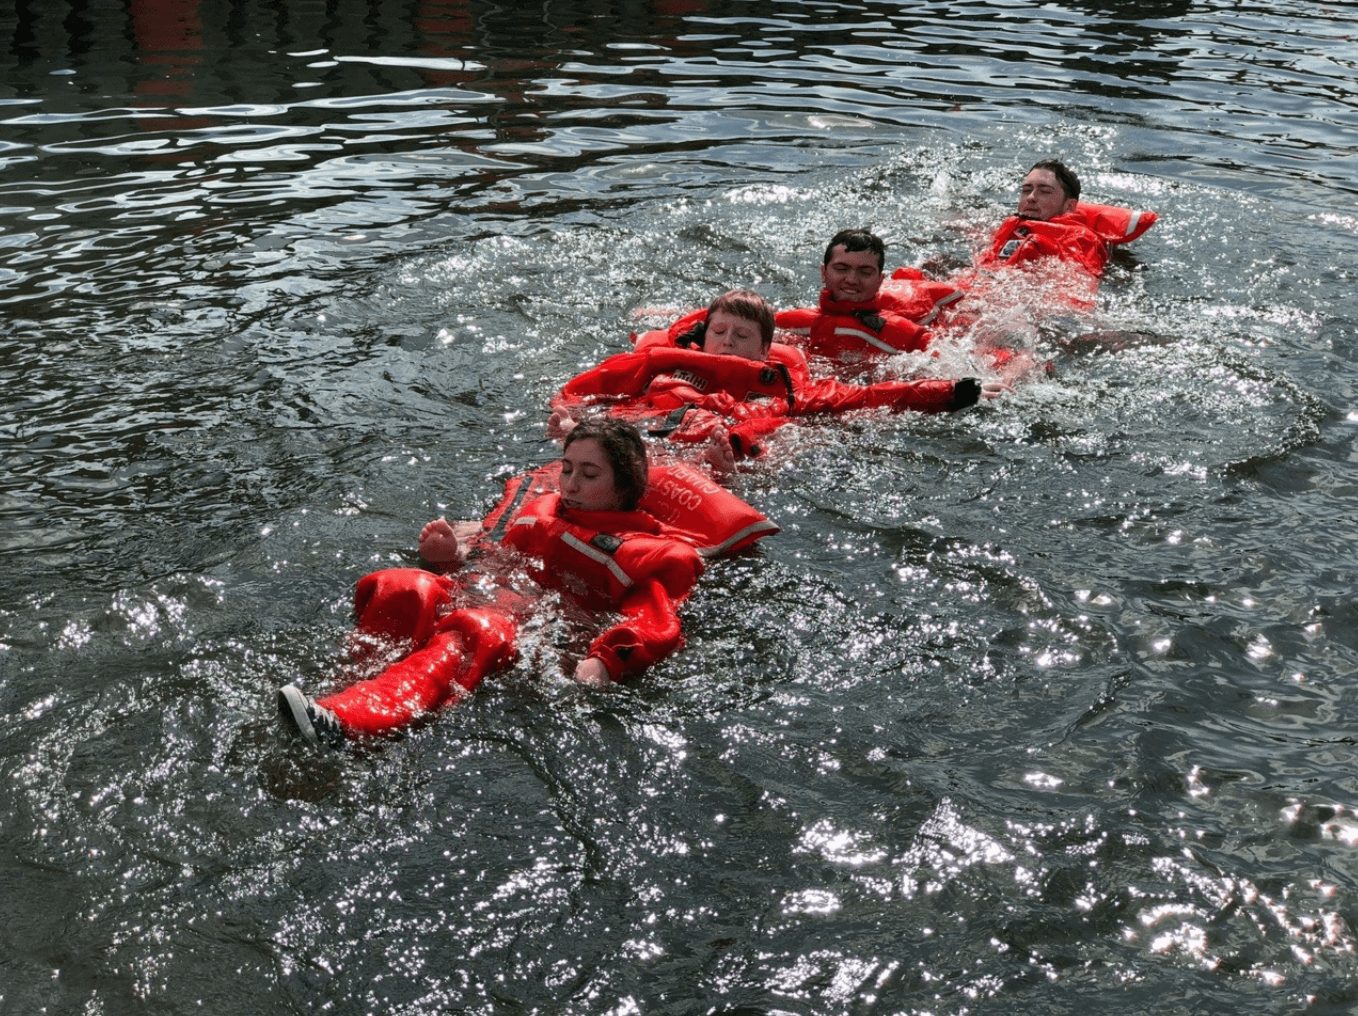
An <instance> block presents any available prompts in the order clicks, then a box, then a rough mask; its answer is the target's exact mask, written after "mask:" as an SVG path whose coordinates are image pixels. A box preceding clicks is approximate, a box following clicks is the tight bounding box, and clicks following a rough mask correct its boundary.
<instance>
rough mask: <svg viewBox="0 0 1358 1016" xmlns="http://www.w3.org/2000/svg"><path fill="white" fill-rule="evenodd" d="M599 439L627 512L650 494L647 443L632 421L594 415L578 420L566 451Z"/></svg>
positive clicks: (620, 499)
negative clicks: (573, 446) (575, 443)
mask: <svg viewBox="0 0 1358 1016" xmlns="http://www.w3.org/2000/svg"><path fill="white" fill-rule="evenodd" d="M586 439H588V440H592V441H598V442H599V447H600V448H602V449H603V451H604V455H605V456H606V457H607V458H608V464H609V465H610V466H612V467H613V485H614V486H615V487H617V489H618V500H619V501H620V502H621V504H622V507H623V510H624V511H631V510H632V509H633V508H635V507H636V506H637V502H638V501H640V500H641V498H642V495H643V494H645V493H646V474H647V472H648V468H649V467H648V464H647V461H646V445H645V444H644V443H643V442H642V440H641V434H640V433H639V432H638V431H637V429H636V428H635V427H633V426H632V425H631V424H630V423H627V422H625V421H623V420H617V419H614V418H613V417H609V416H592V417H589V418H588V419H585V420H581V421H580V422H579V423H577V424H576V425H575V426H574V427H573V428H572V429H571V432H570V433H569V434H567V435H566V440H565V443H564V445H563V447H562V450H563V451H564V450H565V449H566V448H569V447H570V446H571V445H572V444H573V443H574V442H576V441H583V440H586Z"/></svg>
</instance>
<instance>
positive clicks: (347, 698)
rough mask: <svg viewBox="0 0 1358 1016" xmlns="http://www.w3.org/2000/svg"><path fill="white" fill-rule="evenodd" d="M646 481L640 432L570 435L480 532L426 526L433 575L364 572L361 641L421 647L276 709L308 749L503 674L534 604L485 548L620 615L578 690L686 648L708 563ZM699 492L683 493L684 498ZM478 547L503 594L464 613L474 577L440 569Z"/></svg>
mask: <svg viewBox="0 0 1358 1016" xmlns="http://www.w3.org/2000/svg"><path fill="white" fill-rule="evenodd" d="M665 475H666V477H667V479H666V483H667V484H669V483H672V482H674V477H673V474H665ZM647 479H648V467H647V460H646V449H645V446H644V445H643V443H642V440H641V435H640V434H638V433H637V430H636V428H635V427H633V426H631V425H630V424H628V423H625V422H623V421H621V420H617V419H602V418H601V419H591V420H586V421H584V422H582V423H581V424H580V425H579V426H578V427H576V428H575V429H574V430H573V431H572V432H571V433H570V434H569V435H568V436H567V437H566V440H565V448H564V450H563V452H562V455H561V460H560V466H559V476H558V475H557V473H556V470H549V469H544V470H540V471H538V473H535V474H532V475H530V476H528V477H516V478H515V479H514V480H511V481H510V483H509V484H508V485H507V488H506V495H505V497H504V498H503V499H502V500H501V502H500V504H499V505H497V506H496V508H495V509H494V510H492V511H491V513H490V514H489V515H487V516H486V518H485V519H484V520H483V521H482V522H480V523H457V524H456V525H454V524H450V523H449V522H448V521H447V520H446V519H442V518H440V519H435V520H434V521H432V522H430V523H428V524H427V525H426V526H425V527H424V529H423V530H422V531H421V532H420V555H421V557H422V558H423V559H424V560H425V561H426V562H428V563H429V565H431V566H432V567H433V568H434V569H436V570H437V571H426V570H423V569H418V568H388V569H384V570H382V571H378V572H374V573H372V574H371V575H366V576H364V577H363V579H361V580H360V581H359V583H358V587H357V590H356V594H355V613H356V614H357V617H358V624H357V627H358V630H359V631H360V632H362V633H363V634H364V635H366V636H370V637H380V638H385V639H387V640H395V641H403V642H406V643H407V644H412V643H413V644H414V645H415V647H416V648H415V651H414V652H412V653H410V655H408V656H407V657H405V658H404V659H403V660H401V661H399V662H398V663H395V664H393V665H392V666H390V667H388V668H387V669H386V670H384V671H383V672H382V673H380V674H378V675H377V676H376V677H374V678H371V679H370V680H367V681H361V682H359V683H357V684H353V685H350V686H349V687H348V688H345V689H344V690H343V691H340V692H338V693H337V694H334V695H329V696H326V697H325V698H321V699H318V700H316V701H312V700H311V699H310V698H308V697H307V696H306V695H305V694H304V693H303V692H302V691H301V690H300V689H299V688H297V687H295V686H294V685H288V686H286V687H284V688H283V689H281V690H280V691H279V694H278V707H279V711H280V713H281V714H282V716H283V718H284V720H285V722H287V723H288V724H289V725H290V726H291V727H293V728H294V729H295V730H296V731H297V732H298V733H300V734H301V735H302V736H303V737H305V738H306V739H307V740H309V741H312V742H319V741H326V742H328V743H339V742H342V741H343V739H344V738H345V737H346V736H347V735H351V734H374V733H380V732H383V731H386V730H390V729H393V728H396V727H400V726H403V725H405V724H408V723H410V722H411V721H412V720H414V719H416V718H418V717H419V716H421V715H423V714H426V713H428V712H430V711H432V710H434V709H436V708H438V707H439V706H441V705H443V704H444V703H445V702H448V701H450V700H454V699H456V698H458V697H461V695H463V694H465V693H467V692H470V691H471V690H472V689H473V688H475V687H476V685H477V684H478V683H479V682H480V680H481V679H482V678H483V677H484V676H485V675H486V674H487V673H490V672H491V671H493V670H495V669H499V668H501V667H504V666H506V665H507V664H508V663H509V662H510V661H511V660H512V659H513V656H514V637H515V632H516V628H517V624H516V622H517V619H518V618H519V617H521V616H523V615H524V614H526V613H528V612H529V611H531V610H532V609H533V606H534V604H535V602H536V598H535V597H530V596H525V595H523V594H522V593H519V592H516V591H513V590H511V589H510V588H509V583H508V582H507V581H506V579H507V576H508V574H509V573H510V572H512V571H513V570H514V564H513V562H512V561H507V560H506V558H505V555H503V554H496V553H490V552H489V551H491V550H492V548H493V547H496V546H498V547H502V548H506V549H508V550H510V551H515V552H517V553H518V555H520V556H521V557H522V559H523V560H524V561H526V562H527V565H528V572H529V574H530V575H531V577H532V578H533V579H534V580H535V581H536V582H537V583H538V584H539V585H541V586H543V587H545V588H549V589H556V590H560V591H561V592H563V593H566V594H567V595H569V596H570V597H571V598H572V599H574V600H576V601H578V602H579V603H580V604H581V605H582V606H584V607H585V608H587V609H590V610H599V611H611V612H614V613H617V614H621V615H622V616H621V619H620V620H619V621H618V622H617V623H615V624H613V625H611V626H610V627H608V628H607V629H606V630H605V631H604V632H602V633H601V634H600V635H598V636H597V637H596V638H595V639H593V641H592V642H591V643H590V645H589V650H588V653H587V655H586V656H585V658H584V659H582V660H580V661H579V663H578V664H577V665H576V666H575V670H574V674H575V679H576V680H577V681H579V682H580V683H581V684H586V685H595V686H598V685H606V684H608V683H609V682H610V681H620V680H622V679H623V678H624V677H627V676H629V675H631V674H635V673H638V672H640V671H642V670H644V669H645V668H646V667H648V666H650V665H651V664H652V663H655V662H656V661H658V660H661V659H663V658H664V657H666V656H668V655H669V654H670V653H672V652H674V651H675V650H676V649H678V648H679V647H680V646H681V645H683V641H684V639H683V633H682V631H681V628H680V624H679V617H678V613H677V610H678V606H679V604H680V603H681V602H683V600H684V599H685V597H687V596H688V594H689V592H690V591H691V590H692V588H693V584H694V583H695V582H696V581H697V580H698V576H699V575H701V574H702V571H703V561H702V557H701V556H700V554H699V551H698V550H697V549H695V542H694V539H693V537H692V534H690V533H687V532H685V531H683V530H681V529H676V528H672V527H671V526H670V525H667V524H665V523H662V522H660V521H659V520H657V519H656V518H655V517H654V516H653V515H651V514H650V513H649V512H647V511H645V510H643V509H642V508H640V507H638V505H639V502H640V501H641V499H642V497H643V496H644V495H645V494H646V491H647ZM553 488H555V489H553ZM702 493H703V492H701V491H696V492H695V491H694V490H690V491H688V492H686V494H687V496H688V497H689V498H694V497H700V495H701V494H702ZM714 493H715V491H714ZM725 496H726V497H727V498H729V499H730V500H731V501H735V502H737V503H740V504H743V502H738V499H736V498H734V495H730V494H726V495H725ZM746 507H748V506H746ZM751 511H752V510H751ZM760 518H762V516H760ZM765 526H766V528H764V529H762V530H760V531H759V532H758V533H757V534H755V535H751V536H750V537H749V539H750V540H753V539H755V538H758V536H762V535H767V533H769V532H773V531H776V527H775V526H773V525H772V524H771V523H767V521H766V520H765ZM744 545H748V543H746V544H744ZM731 546H733V547H734V546H735V544H734V543H733V544H732V545H731ZM481 550H485V551H487V553H486V554H485V560H484V561H481V562H479V563H478V567H477V571H478V572H479V573H480V575H481V576H483V577H486V578H489V579H491V582H490V583H489V584H490V585H492V586H495V587H497V589H496V592H495V593H494V595H493V597H492V604H491V605H488V606H468V605H467V603H468V601H469V600H470V599H471V591H472V590H473V589H474V588H475V587H476V586H477V585H478V583H477V582H476V581H474V579H475V578H476V576H459V577H454V576H452V575H448V574H441V572H444V571H446V570H447V569H450V568H456V567H457V566H459V565H461V564H463V562H465V561H466V560H467V557H468V555H469V553H471V552H474V551H481ZM727 550H728V548H725V547H723V548H719V549H718V550H717V551H716V552H726V551H727ZM479 585H480V586H481V587H482V589H484V586H485V585H486V583H484V582H482V583H479ZM483 598H484V597H483Z"/></svg>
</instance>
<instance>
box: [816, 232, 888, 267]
mask: <svg viewBox="0 0 1358 1016" xmlns="http://www.w3.org/2000/svg"><path fill="white" fill-rule="evenodd" d="M836 247H843V248H844V249H845V250H846V251H848V252H850V253H853V252H854V251H860V250H870V251H872V252H873V253H874V254H876V255H877V267H878V269H881V267H882V266H883V265H885V264H886V244H884V243H883V242H882V238H881V237H880V236H878V235H877V234H876V233H873V232H871V231H869V230H866V229H841V230H840V231H839V232H838V233H836V234H835V235H834V236H832V237H830V242H829V243H828V244H826V246H825V258H824V259H823V260H822V261H821V264H823V265H828V264H829V263H830V258H832V257H833V256H834V251H835V248H836Z"/></svg>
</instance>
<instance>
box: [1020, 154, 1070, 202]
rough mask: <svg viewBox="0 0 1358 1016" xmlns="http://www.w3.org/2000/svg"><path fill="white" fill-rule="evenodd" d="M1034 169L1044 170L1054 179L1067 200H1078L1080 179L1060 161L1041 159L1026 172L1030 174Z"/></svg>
mask: <svg viewBox="0 0 1358 1016" xmlns="http://www.w3.org/2000/svg"><path fill="white" fill-rule="evenodd" d="M1035 169H1045V170H1047V171H1048V172H1049V173H1051V175H1052V176H1054V177H1056V182H1057V183H1059V184H1060V185H1061V189H1062V190H1063V191H1065V192H1066V198H1067V200H1069V199H1071V198H1074V199H1075V200H1076V201H1079V200H1080V178H1079V177H1078V176H1076V175H1075V170H1073V169H1071V168H1070V167H1069V166H1067V165H1066V164H1065V163H1064V162H1062V161H1061V160H1060V159H1043V160H1042V161H1041V162H1034V163H1033V164H1032V165H1031V166H1029V167H1028V172H1029V173H1031V172H1032V171H1033V170H1035Z"/></svg>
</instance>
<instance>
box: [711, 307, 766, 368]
mask: <svg viewBox="0 0 1358 1016" xmlns="http://www.w3.org/2000/svg"><path fill="white" fill-rule="evenodd" d="M703 352H704V353H719V354H721V355H723V356H743V357H744V358H745V359H747V360H762V359H764V355H765V354H766V353H767V352H768V350H767V349H765V348H764V336H763V335H762V334H761V333H760V331H759V322H758V321H751V320H750V319H749V318H743V317H736V316H735V315H734V314H732V313H731V312H730V311H727V310H718V311H714V312H713V313H712V314H710V315H709V316H708V318H707V331H706V332H705V333H704V334H703Z"/></svg>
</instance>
